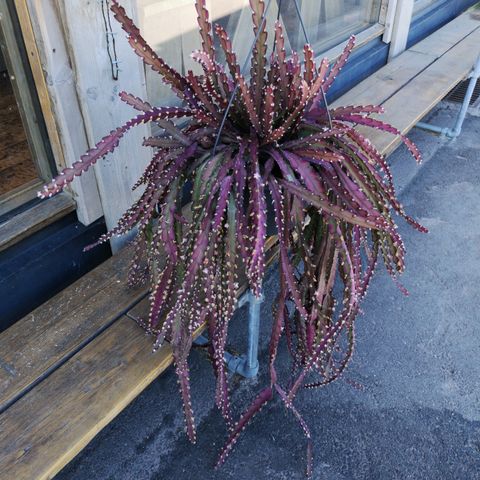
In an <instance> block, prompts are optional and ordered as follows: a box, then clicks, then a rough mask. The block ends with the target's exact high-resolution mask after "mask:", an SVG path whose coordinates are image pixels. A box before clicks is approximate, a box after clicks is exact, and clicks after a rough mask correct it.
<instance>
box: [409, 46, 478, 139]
mask: <svg viewBox="0 0 480 480" xmlns="http://www.w3.org/2000/svg"><path fill="white" fill-rule="evenodd" d="M479 77H480V55H479V56H478V58H477V62H476V63H475V66H474V68H473V70H472V72H471V73H470V75H469V76H468V78H470V83H469V84H468V88H467V92H466V93H465V98H464V99H463V103H462V108H461V109H460V112H459V113H458V117H457V121H456V122H455V126H454V127H453V128H442V127H438V126H437V125H430V124H429V123H425V122H418V123H417V125H416V126H417V127H418V128H421V129H423V130H428V131H430V132H435V133H439V134H440V135H443V136H446V137H448V138H457V137H458V136H459V135H460V133H461V132H462V126H463V122H464V121H465V116H466V115H467V110H468V107H469V105H470V100H471V99H472V95H473V90H474V89H475V85H476V84H477V81H478V78H479Z"/></svg>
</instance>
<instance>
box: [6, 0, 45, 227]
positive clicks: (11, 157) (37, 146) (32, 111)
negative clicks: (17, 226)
mask: <svg viewBox="0 0 480 480" xmlns="http://www.w3.org/2000/svg"><path fill="white" fill-rule="evenodd" d="M0 18H1V22H0V47H1V48H0V222H1V220H2V215H4V214H6V213H7V212H9V211H12V210H14V209H16V208H17V207H20V206H22V205H23V204H25V203H26V202H28V201H30V200H32V199H33V198H35V196H36V191H37V189H38V188H39V186H41V185H42V183H43V182H44V181H45V180H48V179H50V178H51V177H52V172H53V171H54V168H52V159H51V155H49V144H48V138H47V135H46V131H45V127H44V124H43V118H42V115H41V112H40V106H39V104H38V99H37V96H36V91H35V85H34V83H33V80H32V76H31V72H30V69H29V65H28V61H27V57H26V53H25V46H24V44H23V39H22V35H21V30H20V28H19V25H18V20H17V18H16V12H15V7H14V2H13V1H11V0H0Z"/></svg>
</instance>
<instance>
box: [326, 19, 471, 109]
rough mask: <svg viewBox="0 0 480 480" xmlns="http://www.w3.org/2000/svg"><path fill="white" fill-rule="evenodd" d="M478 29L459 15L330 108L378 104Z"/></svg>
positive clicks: (351, 90)
mask: <svg viewBox="0 0 480 480" xmlns="http://www.w3.org/2000/svg"><path fill="white" fill-rule="evenodd" d="M478 28H480V22H479V21H478V20H475V19H473V18H471V16H470V15H469V14H468V13H465V14H463V15H460V16H459V17H457V18H456V19H454V20H452V21H451V22H450V23H448V24H447V25H445V26H444V27H443V28H441V29H440V30H437V31H436V32H434V33H432V35H430V36H429V37H427V38H426V39H425V40H422V41H421V42H419V43H417V44H416V45H414V46H413V47H411V48H410V49H408V50H407V51H405V52H403V53H402V54H401V55H399V56H398V57H396V58H394V59H393V60H391V61H390V62H389V63H388V64H387V65H385V66H384V67H382V68H381V69H380V70H378V71H377V72H376V73H374V74H373V75H370V76H369V77H368V78H367V79H365V80H364V81H363V82H361V83H359V84H358V85H357V86H355V87H354V88H352V89H350V90H349V91H348V92H347V93H345V94H344V95H343V96H342V97H341V98H339V99H338V100H336V101H335V102H333V103H332V106H333V107H336V106H340V105H365V104H374V105H381V104H382V103H384V102H385V101H386V100H388V99H389V98H390V97H391V96H392V95H394V94H395V93H396V92H398V91H399V90H400V89H401V88H402V87H404V86H405V85H406V84H407V83H409V82H410V81H411V80H412V79H413V78H414V77H415V76H417V75H419V74H420V73H421V72H422V71H423V70H425V69H426V68H427V67H428V66H429V65H431V64H432V63H433V62H434V61H435V60H436V59H438V58H439V57H441V56H442V55H444V54H446V53H447V52H448V51H449V50H450V49H451V48H453V47H454V46H455V45H457V44H458V43H459V42H461V41H462V40H463V39H464V38H466V37H468V35H470V34H471V33H472V32H473V31H475V30H476V29H478Z"/></svg>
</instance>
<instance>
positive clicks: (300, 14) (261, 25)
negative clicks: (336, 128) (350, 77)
mask: <svg viewBox="0 0 480 480" xmlns="http://www.w3.org/2000/svg"><path fill="white" fill-rule="evenodd" d="M293 2H294V5H295V10H296V11H297V15H298V19H299V20H300V26H301V28H302V31H303V35H304V36H305V41H306V43H308V44H309V45H310V40H309V37H308V33H307V29H306V28H305V23H304V21H303V17H302V13H301V11H300V7H299V6H298V0H293ZM271 4H272V0H268V3H267V6H266V8H265V10H264V12H263V15H262V22H261V24H260V27H259V29H258V31H257V34H256V35H255V39H254V41H253V43H252V46H251V47H250V50H249V51H248V54H247V57H246V58H245V62H244V64H243V66H242V69H241V70H240V74H241V75H242V76H243V75H244V74H245V71H246V69H247V67H248V64H249V62H250V59H251V55H252V53H253V49H254V48H255V45H256V43H257V40H258V37H259V36H260V33H261V31H262V29H263V27H264V26H265V22H266V21H267V13H268V10H269V9H270V5H271ZM281 8H282V0H278V13H277V20H279V19H280V9H281ZM274 48H275V44H274ZM238 89H239V84H238V83H237V85H235V88H234V90H233V92H232V95H231V96H230V99H229V101H228V104H227V108H226V110H225V113H224V114H223V118H222V121H221V122H220V127H219V128H218V132H217V138H216V139H215V144H214V146H213V150H212V155H211V157H214V156H215V154H216V153H217V148H218V144H219V143H220V137H221V135H222V132H223V129H224V127H225V122H226V121H227V117H228V114H229V113H230V109H231V108H232V105H233V100H234V98H235V95H236V94H237V92H238ZM320 90H321V92H322V96H323V102H324V104H325V109H326V111H327V115H328V122H329V124H330V128H333V124H332V117H331V115H330V110H329V108H328V102H327V96H326V94H325V90H324V88H323V85H322V86H321V87H320Z"/></svg>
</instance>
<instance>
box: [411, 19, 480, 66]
mask: <svg viewBox="0 0 480 480" xmlns="http://www.w3.org/2000/svg"><path fill="white" fill-rule="evenodd" d="M479 27H480V21H479V20H478V19H475V18H474V17H472V16H471V15H470V13H469V12H465V13H464V14H462V15H460V16H458V17H457V18H455V19H454V20H452V21H451V22H449V23H447V25H445V26H444V27H442V28H441V29H439V30H437V31H436V32H434V33H432V34H431V35H429V36H428V37H427V38H425V39H424V40H422V41H420V42H418V43H417V44H415V45H413V46H412V47H410V48H409V50H410V51H413V52H419V53H427V54H429V55H435V56H437V57H440V56H442V55H443V54H444V53H446V52H447V51H448V50H450V49H451V48H452V47H453V46H455V45H456V44H457V43H459V42H460V41H461V40H463V39H464V38H465V37H467V36H468V35H470V33H472V32H473V31H474V30H476V29H477V28H479Z"/></svg>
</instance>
